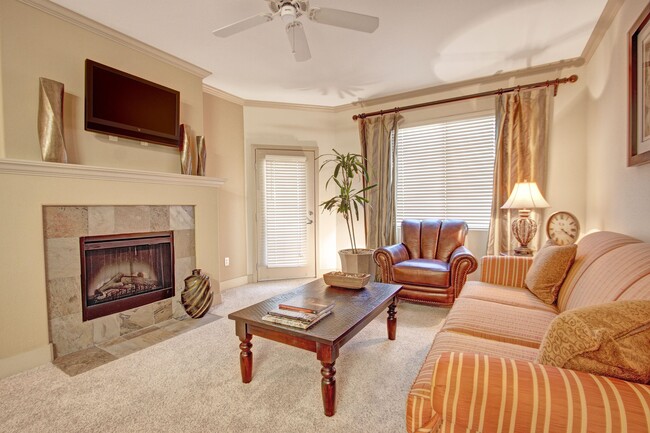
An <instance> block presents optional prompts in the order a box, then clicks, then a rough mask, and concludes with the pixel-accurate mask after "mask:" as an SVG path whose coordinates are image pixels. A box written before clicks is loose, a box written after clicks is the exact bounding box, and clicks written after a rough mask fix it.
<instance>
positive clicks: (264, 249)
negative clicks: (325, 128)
mask: <svg viewBox="0 0 650 433" xmlns="http://www.w3.org/2000/svg"><path fill="white" fill-rule="evenodd" d="M258 173H260V175H261V176H260V177H261V179H258V184H259V185H260V188H259V189H258V191H259V192H260V195H261V197H260V198H261V201H260V203H261V204H262V208H261V213H262V215H261V217H262V224H260V227H261V230H262V237H261V238H262V239H263V245H260V253H261V256H262V257H261V263H263V264H264V265H265V266H267V267H269V268H280V267H298V266H305V265H306V263H307V226H306V224H305V222H306V215H307V193H306V190H307V159H306V158H305V157H295V156H283V155H267V156H266V157H265V158H264V160H263V161H262V167H261V170H259V171H258Z"/></svg>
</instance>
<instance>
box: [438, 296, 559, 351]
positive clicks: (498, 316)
mask: <svg viewBox="0 0 650 433" xmlns="http://www.w3.org/2000/svg"><path fill="white" fill-rule="evenodd" d="M556 317H557V313H556V312H554V311H544V310H537V309H531V308H520V307H513V306H511V305H503V304H498V303H496V302H487V301H480V300H478V299H469V298H461V299H457V300H456V303H455V304H454V308H452V309H451V311H450V312H449V314H448V315H447V319H446V320H445V324H444V325H443V327H442V330H443V331H453V332H459V333H463V334H469V335H474V336H477V337H481V338H485V339H488V340H495V341H501V342H504V343H512V344H519V345H521V346H526V347H532V348H539V345H540V344H541V342H542V338H543V337H544V334H545V333H546V330H547V329H548V326H549V325H550V324H551V321H552V320H553V319H555V318H556ZM513 324H516V326H513Z"/></svg>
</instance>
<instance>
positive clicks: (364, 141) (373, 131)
mask: <svg viewBox="0 0 650 433" xmlns="http://www.w3.org/2000/svg"><path fill="white" fill-rule="evenodd" d="M403 119H404V118H403V117H402V115H400V114H399V113H394V114H384V115H382V116H377V117H370V118H366V119H359V121H358V126H359V140H360V142H361V154H362V155H363V157H364V158H365V159H366V164H367V169H368V174H369V176H370V185H372V184H376V185H377V186H376V187H375V188H372V189H370V190H369V191H366V198H367V199H368V201H369V205H366V207H365V212H364V215H365V229H366V248H372V249H375V248H379V247H382V246H385V245H392V244H394V243H395V142H396V140H397V130H398V127H399V125H400V124H401V123H402V121H403Z"/></svg>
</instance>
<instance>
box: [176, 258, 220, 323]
mask: <svg viewBox="0 0 650 433" xmlns="http://www.w3.org/2000/svg"><path fill="white" fill-rule="evenodd" d="M212 296H213V295H212V290H211V287H210V277H208V276H207V275H202V274H201V270H200V269H194V270H193V271H192V275H190V276H189V277H187V278H185V288H184V289H183V291H182V292H181V301H182V302H183V307H184V308H185V311H186V312H187V314H188V315H189V316H190V317H191V318H193V319H198V318H200V317H203V316H205V313H207V312H208V310H209V309H210V307H211V306H212Z"/></svg>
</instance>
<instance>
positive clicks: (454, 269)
mask: <svg viewBox="0 0 650 433" xmlns="http://www.w3.org/2000/svg"><path fill="white" fill-rule="evenodd" d="M477 268H478V261H477V260H476V257H474V254H472V252H471V251H470V250H469V249H468V248H467V247H466V246H464V245H461V246H460V247H458V248H456V249H455V250H454V252H453V253H451V257H450V258H449V270H450V273H451V287H453V288H454V296H455V297H456V298H457V297H458V295H459V294H460V291H461V289H462V288H463V286H464V285H465V281H467V276H468V275H469V274H471V273H472V272H474V271H475V270H476V269H477Z"/></svg>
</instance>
